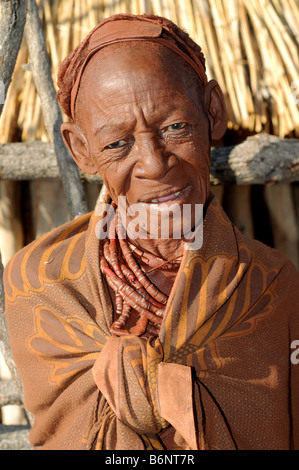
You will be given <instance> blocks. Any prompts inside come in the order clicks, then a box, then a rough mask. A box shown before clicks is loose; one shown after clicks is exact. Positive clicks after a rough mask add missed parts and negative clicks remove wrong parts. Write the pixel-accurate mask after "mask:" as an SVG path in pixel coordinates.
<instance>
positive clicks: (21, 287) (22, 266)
mask: <svg viewBox="0 0 299 470" xmlns="http://www.w3.org/2000/svg"><path fill="white" fill-rule="evenodd" d="M90 216H91V214H85V215H83V216H81V217H79V218H77V219H75V220H72V221H70V222H67V223H65V224H64V225H61V226H60V227H58V228H56V229H54V230H52V231H51V232H48V233H46V234H45V235H43V236H42V237H40V238H38V239H37V240H34V241H33V242H31V243H30V244H29V245H27V246H25V247H24V248H23V249H22V250H20V251H19V252H18V253H16V255H15V256H14V257H13V258H12V259H11V260H10V261H9V263H8V264H7V266H6V267H5V269H4V275H3V282H4V289H5V298H6V301H10V302H12V301H14V300H15V299H16V297H17V296H18V295H21V296H22V295H25V296H26V295H29V293H30V292H41V291H42V290H43V289H44V284H45V283H55V282H56V283H57V282H60V281H62V280H64V279H75V278H78V276H80V275H82V273H83V271H84V269H85V240H86V234H87V233H88V228H89V221H90Z"/></svg>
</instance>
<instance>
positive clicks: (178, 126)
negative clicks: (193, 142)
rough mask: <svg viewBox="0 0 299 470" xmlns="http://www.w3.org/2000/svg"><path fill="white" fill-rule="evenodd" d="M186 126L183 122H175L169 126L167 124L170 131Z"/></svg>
mask: <svg viewBox="0 0 299 470" xmlns="http://www.w3.org/2000/svg"><path fill="white" fill-rule="evenodd" d="M185 126H186V123H185V122H176V123H175V124H171V126H168V129H169V130H170V131H179V130H181V129H183V128H184V127H185Z"/></svg>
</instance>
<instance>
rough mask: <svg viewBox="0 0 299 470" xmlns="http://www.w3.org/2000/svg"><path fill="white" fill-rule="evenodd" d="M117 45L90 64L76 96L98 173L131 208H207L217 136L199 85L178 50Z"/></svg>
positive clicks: (88, 153) (89, 152) (79, 117)
mask: <svg viewBox="0 0 299 470" xmlns="http://www.w3.org/2000/svg"><path fill="white" fill-rule="evenodd" d="M111 47H113V46H109V47H108V48H107V49H104V50H102V51H100V52H99V53H97V54H96V55H95V56H94V57H93V58H92V59H91V61H90V62H89V64H88V66H87V67H86V69H85V71H84V74H83V78H82V82H81V85H80V90H79V95H78V99H77V108H76V109H77V111H76V116H77V125H78V127H79V128H80V129H81V131H82V133H83V135H84V140H85V147H86V148H85V152H86V159H89V163H90V162H92V163H91V164H92V168H93V172H94V173H95V172H98V173H99V174H100V175H101V177H102V178H103V181H104V183H105V185H106V187H107V189H108V191H109V193H110V196H111V197H112V199H113V200H114V201H115V202H116V203H117V202H118V198H119V196H126V201H127V207H128V206H131V205H132V204H137V203H143V205H144V207H147V208H152V207H154V205H156V206H155V207H159V204H162V203H163V204H164V206H165V204H173V203H175V202H176V203H178V204H180V205H182V204H191V205H194V204H204V203H205V201H206V199H207V195H208V192H209V164H210V136H209V133H210V132H209V120H208V118H207V115H206V113H205V111H204V106H203V105H202V102H201V101H202V99H201V98H200V93H199V90H198V88H197V83H196V80H194V79H191V78H190V74H187V73H186V72H185V71H184V68H183V67H182V62H181V59H180V58H178V59H177V57H176V55H175V54H174V53H172V52H171V51H170V52H168V51H166V53H165V54H164V55H163V57H161V56H159V54H157V50H156V49H155V48H148V50H147V48H145V46H144V44H143V45H142V46H138V47H136V46H134V47H132V46H131V45H130V44H127V45H125V46H122V47H120V48H115V47H113V53H111V52H112V51H111ZM83 169H85V171H86V168H83Z"/></svg>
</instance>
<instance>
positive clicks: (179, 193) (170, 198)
mask: <svg viewBox="0 0 299 470" xmlns="http://www.w3.org/2000/svg"><path fill="white" fill-rule="evenodd" d="M190 189H191V187H190V186H186V187H185V188H183V189H181V190H179V191H176V192H175V193H172V194H169V195H168V196H162V197H157V198H155V199H151V200H150V201H147V204H161V203H163V202H168V201H174V200H180V199H182V198H184V197H185V196H186V195H187V193H188V192H189V190H190Z"/></svg>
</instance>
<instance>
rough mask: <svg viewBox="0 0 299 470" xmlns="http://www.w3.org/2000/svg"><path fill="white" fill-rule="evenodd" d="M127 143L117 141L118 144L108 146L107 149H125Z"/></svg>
mask: <svg viewBox="0 0 299 470" xmlns="http://www.w3.org/2000/svg"><path fill="white" fill-rule="evenodd" d="M126 143H127V141H126V140H117V141H116V142H113V143H112V144H109V145H107V147H106V148H107V149H118V148H120V147H123V146H124V145H126Z"/></svg>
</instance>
